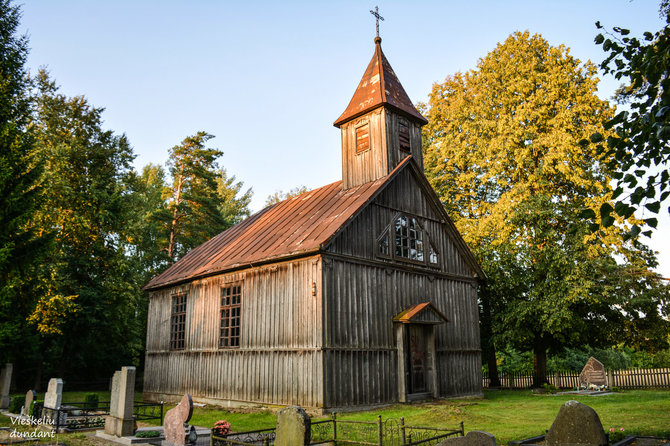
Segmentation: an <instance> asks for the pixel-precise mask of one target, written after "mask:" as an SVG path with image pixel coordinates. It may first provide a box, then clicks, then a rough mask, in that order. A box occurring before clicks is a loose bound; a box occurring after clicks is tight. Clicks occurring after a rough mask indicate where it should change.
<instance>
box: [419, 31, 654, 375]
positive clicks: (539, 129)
mask: <svg viewBox="0 0 670 446" xmlns="http://www.w3.org/2000/svg"><path fill="white" fill-rule="evenodd" d="M597 82H598V81H597V78H596V67H595V66H594V65H593V64H591V63H590V62H586V63H582V62H580V61H579V60H578V59H576V58H575V57H573V56H572V55H571V54H570V51H569V49H568V48H566V47H564V46H562V45H561V46H557V47H555V46H551V45H550V44H549V43H548V42H547V41H546V40H545V39H544V38H542V36H540V35H537V34H536V35H531V34H530V33H528V32H524V33H521V32H516V33H514V34H512V35H511V36H510V37H509V38H507V40H505V42H503V43H500V44H498V46H497V47H496V48H495V49H494V50H493V51H491V52H490V53H489V54H488V55H487V56H486V57H485V58H483V59H481V60H480V61H479V63H478V64H477V68H476V69H474V70H471V71H469V72H466V73H456V74H455V75H453V76H449V77H447V78H446V80H445V81H444V82H443V83H436V84H435V85H434V86H433V90H432V92H431V95H430V100H429V104H428V106H427V109H426V113H427V117H428V119H429V124H428V125H427V126H426V127H425V128H424V144H425V147H424V151H425V164H426V174H427V176H428V178H429V180H430V181H431V183H432V185H433V187H434V188H435V190H436V191H437V192H438V195H439V196H440V198H441V200H442V201H443V203H444V205H445V206H446V208H447V211H448V212H449V214H450V215H451V216H452V218H453V219H454V221H455V223H456V225H457V226H458V228H459V230H460V231H461V233H462V234H463V236H464V237H465V239H466V241H467V242H468V244H469V245H470V246H471V247H472V248H473V250H474V251H475V253H476V255H477V256H478V258H479V260H480V262H481V263H482V266H483V267H484V269H485V271H486V272H487V274H488V275H489V279H490V280H489V283H488V286H487V287H486V288H485V289H484V290H483V292H482V294H481V295H482V302H481V303H482V320H483V322H484V325H488V326H489V328H491V329H492V333H487V332H486V330H484V332H483V336H482V337H483V341H484V344H485V345H484V347H485V348H484V349H485V350H488V351H489V357H490V358H491V361H488V363H489V367H490V368H492V367H493V368H494V367H495V360H494V359H495V356H494V355H491V353H493V350H492V347H493V344H488V346H487V345H486V343H487V342H488V341H490V340H491V339H492V338H494V339H495V340H496V343H497V344H499V345H510V344H511V345H515V346H517V347H521V348H525V349H531V350H533V351H534V354H535V384H536V385H539V384H541V383H542V382H543V381H544V380H545V373H546V352H547V349H549V348H552V347H558V346H561V345H569V344H571V343H579V342H591V343H594V344H598V343H601V344H602V343H608V342H612V340H613V339H614V337H616V335H617V334H616V333H615V330H613V326H614V324H619V326H620V327H622V328H623V327H624V325H625V323H626V320H627V319H626V315H625V312H622V311H620V310H621V308H623V307H624V306H625V305H628V303H630V301H631V300H632V299H631V295H630V293H631V291H630V289H633V288H635V289H638V288H639V289H640V290H642V291H639V292H638V297H639V295H642V294H644V290H646V287H644V286H642V287H628V286H626V285H625V284H621V283H610V282H607V281H606V280H604V279H606V278H608V277H609V275H610V274H617V277H618V278H619V279H623V278H630V280H631V281H633V282H636V281H638V280H643V281H651V282H653V277H652V276H649V275H639V274H632V273H631V274H625V272H626V271H627V272H631V271H646V270H647V267H648V266H650V264H649V262H653V255H650V253H649V252H647V250H645V247H644V246H642V245H640V244H639V243H637V242H636V240H629V241H628V242H624V241H623V240H622V237H621V233H622V232H623V230H622V226H624V227H625V226H626V225H627V224H628V223H627V222H625V221H623V220H621V221H620V225H621V226H619V227H617V226H614V227H611V228H609V229H608V230H607V231H602V232H600V233H599V234H593V233H592V231H591V229H592V228H591V227H589V224H588V223H586V222H585V221H584V220H583V219H582V218H580V215H581V214H582V213H583V212H584V211H585V210H586V209H599V208H600V206H601V205H602V204H603V203H605V202H607V201H609V200H610V199H611V194H612V190H611V187H610V185H609V183H610V176H609V172H608V171H607V166H606V165H604V164H603V163H600V162H598V161H597V159H598V158H597V154H596V152H595V150H596V149H595V148H593V147H592V146H589V145H588V144H583V143H582V144H580V141H582V140H583V139H584V138H588V137H589V136H590V135H591V134H593V133H596V132H601V133H604V132H605V131H604V130H603V122H604V121H606V120H608V119H610V118H611V117H612V116H613V113H614V110H613V109H612V107H610V105H609V104H608V103H607V102H606V101H603V100H601V99H599V98H598V97H597V96H596V88H597ZM614 256H617V258H618V259H622V260H624V265H620V264H618V263H617V262H616V261H615V260H614ZM654 296H657V295H654ZM654 298H656V299H657V297H654ZM652 307H653V305H652V306H648V307H645V308H646V311H652V310H651V308H652ZM628 310H634V308H631V307H628ZM636 314H637V313H636ZM619 331H622V330H619ZM665 331H666V333H667V324H666V327H665ZM487 347H488V348H487Z"/></svg>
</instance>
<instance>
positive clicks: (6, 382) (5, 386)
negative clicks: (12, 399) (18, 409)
mask: <svg viewBox="0 0 670 446" xmlns="http://www.w3.org/2000/svg"><path fill="white" fill-rule="evenodd" d="M13 368H14V366H13V365H12V364H11V363H7V364H5V367H4V368H3V369H2V372H1V373H0V409H7V408H8V407H9V386H10V384H11V383H12V370H13Z"/></svg>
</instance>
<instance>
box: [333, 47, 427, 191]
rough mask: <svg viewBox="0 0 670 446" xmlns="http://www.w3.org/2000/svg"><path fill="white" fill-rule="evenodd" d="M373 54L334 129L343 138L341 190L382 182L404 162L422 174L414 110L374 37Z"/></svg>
mask: <svg viewBox="0 0 670 446" xmlns="http://www.w3.org/2000/svg"><path fill="white" fill-rule="evenodd" d="M374 42H375V53H374V55H373V56H372V60H371V61H370V63H369V64H368V67H367V69H366V70H365V73H364V74H363V78H362V79H361V82H360V83H359V84H358V87H357V88H356V91H355V92H354V96H353V97H352V98H351V101H350V102H349V106H347V109H346V110H345V111H344V113H342V115H341V116H340V117H339V118H337V120H336V121H335V123H334V124H333V125H334V126H335V127H338V128H339V129H340V131H341V135H342V188H343V189H349V188H351V187H355V186H358V185H360V184H364V183H367V182H369V181H374V180H377V179H379V178H381V177H384V176H386V175H387V174H388V173H389V172H391V171H392V170H393V169H394V168H395V167H396V166H397V165H398V164H400V162H401V161H402V160H403V159H405V158H406V157H407V156H411V157H413V158H414V161H416V163H417V164H418V165H419V167H421V168H422V169H423V152H422V150H421V127H422V126H424V125H425V124H427V123H428V121H427V120H426V118H424V117H423V116H421V114H420V113H419V112H418V111H417V110H416V108H414V105H412V101H411V100H410V99H409V97H408V96H407V93H406V92H405V89H404V88H403V87H402V85H401V84H400V81H399V80H398V78H397V77H396V75H395V73H394V72H393V69H392V68H391V64H389V62H388V60H386V56H384V53H383V52H382V46H381V42H382V39H381V38H380V37H379V36H377V37H376V38H375V40H374Z"/></svg>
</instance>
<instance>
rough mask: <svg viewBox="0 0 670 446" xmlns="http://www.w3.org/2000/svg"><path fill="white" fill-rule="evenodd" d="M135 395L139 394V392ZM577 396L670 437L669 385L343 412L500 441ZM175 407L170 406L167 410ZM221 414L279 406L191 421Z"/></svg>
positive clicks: (542, 422) (255, 416) (260, 415)
mask: <svg viewBox="0 0 670 446" xmlns="http://www.w3.org/2000/svg"><path fill="white" fill-rule="evenodd" d="M85 393H88V392H66V393H65V394H64V395H63V401H65V402H68V401H82V400H83V395H84V394H85ZM105 395H106V397H105ZM40 396H41V395H40ZM136 396H137V397H138V398H137V399H138V400H139V394H138V395H136ZM108 398H109V394H108V393H104V392H100V401H106V400H108ZM572 399H574V400H577V401H580V402H581V403H584V404H586V405H588V406H590V407H592V408H593V409H595V411H596V412H598V415H599V416H600V420H601V421H602V423H603V427H604V428H605V430H606V431H607V430H609V428H611V427H614V428H617V429H618V428H619V427H623V428H624V429H625V432H626V434H629V435H630V434H640V435H656V436H664V437H670V391H654V390H635V391H625V392H621V393H616V394H612V395H605V396H597V397H595V396H594V397H589V396H577V395H534V394H532V393H531V392H530V391H511V390H504V391H486V392H485V393H484V398H478V399H461V400H440V401H435V402H430V403H423V404H411V405H395V406H390V407H387V408H383V409H378V410H373V411H368V412H356V413H345V414H341V415H338V418H339V419H353V420H368V421H375V420H376V419H377V415H382V417H383V418H384V419H386V418H400V417H405V423H406V424H407V425H414V426H432V427H444V428H457V427H458V425H459V423H460V422H461V421H463V423H464V424H465V430H466V432H467V431H471V430H484V431H487V432H490V433H492V434H494V435H495V436H496V440H497V442H498V444H506V443H507V442H508V441H511V440H519V439H522V438H527V437H531V436H535V435H539V434H542V433H544V431H545V430H546V429H549V427H550V426H551V423H552V422H553V420H554V418H555V417H556V414H557V413H558V409H559V408H560V407H561V405H562V404H563V403H565V402H566V401H569V400H572ZM170 407H172V406H170ZM170 407H167V406H166V408H165V410H166V411H167V409H169V408H170ZM221 419H225V420H228V421H229V422H230V424H231V426H232V429H233V431H237V432H240V431H245V430H255V429H263V428H267V427H273V426H274V424H275V414H274V411H264V412H254V413H242V412H231V411H224V410H219V409H217V408H214V407H204V408H201V407H196V408H195V409H194V413H193V418H192V419H191V423H192V424H195V425H198V426H204V427H212V426H213V425H214V423H215V422H216V421H217V420H221ZM0 426H12V424H11V421H10V419H9V418H7V417H4V416H0ZM0 438H2V437H0ZM59 441H61V442H65V443H67V444H70V445H76V446H88V445H100V444H103V443H99V442H97V440H94V439H92V438H90V437H88V436H86V435H84V434H66V435H59ZM46 443H47V442H46V441H45V442H42V443H41V444H46Z"/></svg>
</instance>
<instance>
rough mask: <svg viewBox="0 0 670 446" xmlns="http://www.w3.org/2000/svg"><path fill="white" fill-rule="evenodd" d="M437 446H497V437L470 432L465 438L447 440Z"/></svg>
mask: <svg viewBox="0 0 670 446" xmlns="http://www.w3.org/2000/svg"><path fill="white" fill-rule="evenodd" d="M435 446H496V437H494V436H493V435H491V434H489V433H488V432H484V431H470V432H468V433H467V435H465V436H464V437H451V438H445V439H444V440H442V441H441V442H439V443H438V444H436V445H435Z"/></svg>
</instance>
